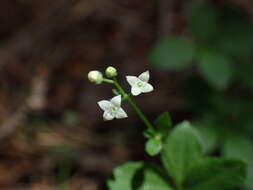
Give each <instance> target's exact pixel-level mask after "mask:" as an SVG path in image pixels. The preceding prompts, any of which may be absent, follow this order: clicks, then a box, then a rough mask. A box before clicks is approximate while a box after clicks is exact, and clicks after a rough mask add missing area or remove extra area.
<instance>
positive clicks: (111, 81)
mask: <svg viewBox="0 0 253 190" xmlns="http://www.w3.org/2000/svg"><path fill="white" fill-rule="evenodd" d="M103 82H107V83H110V84H114V81H113V80H110V79H106V78H103Z"/></svg>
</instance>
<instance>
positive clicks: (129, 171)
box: [108, 162, 144, 190]
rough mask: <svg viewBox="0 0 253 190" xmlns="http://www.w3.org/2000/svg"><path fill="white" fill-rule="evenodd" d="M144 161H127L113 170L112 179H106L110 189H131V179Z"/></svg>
mask: <svg viewBox="0 0 253 190" xmlns="http://www.w3.org/2000/svg"><path fill="white" fill-rule="evenodd" d="M143 166H144V163H142V162H128V163H125V164H123V165H121V166H119V167H117V168H115V169H114V170H113V175H114V179H110V180H109V181H108V187H109V189H110V190H119V189H120V190H132V180H133V178H134V175H135V174H136V172H138V171H139V170H140V169H141V168H142V167H143Z"/></svg>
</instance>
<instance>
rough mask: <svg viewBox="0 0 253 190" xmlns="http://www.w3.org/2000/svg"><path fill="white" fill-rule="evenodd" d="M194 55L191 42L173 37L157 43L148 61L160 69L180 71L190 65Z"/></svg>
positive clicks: (193, 45) (193, 46)
mask: <svg viewBox="0 0 253 190" xmlns="http://www.w3.org/2000/svg"><path fill="white" fill-rule="evenodd" d="M194 54H195V44H194V43H193V42H192V41H191V40H188V39H186V38H183V37H174V38H166V39H162V40H160V41H158V42H157V43H156V44H155V45H154V47H153V49H152V50H151V54H150V56H149V59H150V62H151V63H152V64H153V65H154V66H156V67H158V68H160V69H168V70H181V69H184V68H186V67H188V66H189V65H191V62H192V60H193V56H194Z"/></svg>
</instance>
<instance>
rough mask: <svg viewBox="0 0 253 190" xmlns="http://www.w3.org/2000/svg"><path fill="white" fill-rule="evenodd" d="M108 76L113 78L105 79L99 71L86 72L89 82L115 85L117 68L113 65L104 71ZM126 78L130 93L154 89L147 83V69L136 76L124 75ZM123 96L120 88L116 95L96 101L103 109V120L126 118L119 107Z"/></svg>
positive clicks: (137, 93) (123, 93)
mask: <svg viewBox="0 0 253 190" xmlns="http://www.w3.org/2000/svg"><path fill="white" fill-rule="evenodd" d="M105 74H106V76H107V77H108V78H113V80H110V79H106V78H104V77H103V74H102V73H101V72H100V71H90V72H89V73H88V79H89V80H90V82H93V83H96V84H100V83H102V82H109V83H112V84H115V86H116V87H118V86H117V83H116V78H115V77H116V76H117V70H116V69H115V68H114V67H111V66H110V67H108V68H107V69H106V71H105ZM126 80H127V82H128V83H129V85H130V86H131V94H132V95H133V96H137V95H139V94H141V93H147V92H151V91H153V90H154V88H153V86H152V85H151V84H149V83H148V82H149V71H146V72H143V73H142V74H140V75H139V76H138V77H136V76H126ZM124 96H125V92H124V91H123V92H122V90H121V91H120V90H119V91H118V95H117V96H115V97H113V98H112V99H110V100H109V101H108V100H101V101H99V102H98V105H99V107H100V108H101V109H102V110H103V111H104V114H103V118H104V120H112V119H114V118H117V119H122V118H126V117H127V114H126V112H125V111H124V110H123V109H122V108H121V101H122V97H124Z"/></svg>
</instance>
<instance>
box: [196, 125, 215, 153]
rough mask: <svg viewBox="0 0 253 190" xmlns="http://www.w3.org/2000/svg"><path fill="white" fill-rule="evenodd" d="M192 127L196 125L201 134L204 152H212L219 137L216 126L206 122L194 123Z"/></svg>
mask: <svg viewBox="0 0 253 190" xmlns="http://www.w3.org/2000/svg"><path fill="white" fill-rule="evenodd" d="M194 127H196V128H197V129H198V131H199V132H200V134H201V137H202V139H203V144H204V152H205V153H210V152H212V151H213V150H214V149H215V148H216V147H217V143H218V137H219V135H218V130H217V129H216V127H215V126H213V125H211V124H208V123H198V124H194Z"/></svg>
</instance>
